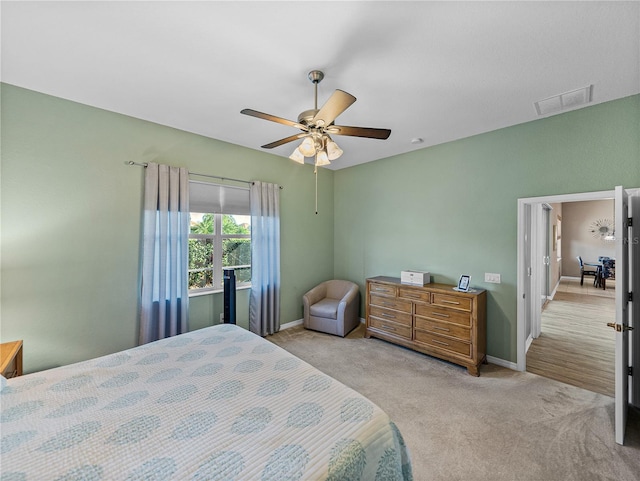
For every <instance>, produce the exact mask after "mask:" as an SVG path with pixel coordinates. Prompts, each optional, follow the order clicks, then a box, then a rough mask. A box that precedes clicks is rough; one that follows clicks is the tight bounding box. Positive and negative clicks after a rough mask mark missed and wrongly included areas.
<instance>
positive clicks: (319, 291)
mask: <svg viewBox="0 0 640 481" xmlns="http://www.w3.org/2000/svg"><path fill="white" fill-rule="evenodd" d="M325 297H327V286H326V285H325V284H324V283H322V284H320V285H318V286H316V287H314V288H313V289H311V290H310V291H308V292H307V293H306V294H305V295H304V296H302V301H303V302H304V306H305V307H307V308H308V307H309V306H312V305H313V304H315V303H316V302H318V301H321V300H322V299H324V298H325Z"/></svg>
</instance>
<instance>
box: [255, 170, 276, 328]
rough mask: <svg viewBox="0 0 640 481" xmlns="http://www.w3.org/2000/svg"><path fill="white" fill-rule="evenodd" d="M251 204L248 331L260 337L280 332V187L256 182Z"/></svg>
mask: <svg viewBox="0 0 640 481" xmlns="http://www.w3.org/2000/svg"><path fill="white" fill-rule="evenodd" d="M249 200H250V203H251V295H250V300H249V330H250V331H251V332H254V333H256V334H258V335H260V336H266V335H267V334H273V333H276V332H278V331H279V330H280V187H279V186H278V185H277V184H268V183H265V182H258V181H256V182H253V183H252V184H251V189H250V197H249Z"/></svg>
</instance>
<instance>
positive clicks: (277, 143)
mask: <svg viewBox="0 0 640 481" xmlns="http://www.w3.org/2000/svg"><path fill="white" fill-rule="evenodd" d="M307 135H308V134H296V135H291V136H289V137H286V138H284V139H280V140H276V141H275V142H271V143H270V144H265V145H263V146H262V148H263V149H273V148H274V147H279V146H281V145H284V144H288V143H289V142H293V141H294V140H297V139H301V138H302V137H305V136H307Z"/></svg>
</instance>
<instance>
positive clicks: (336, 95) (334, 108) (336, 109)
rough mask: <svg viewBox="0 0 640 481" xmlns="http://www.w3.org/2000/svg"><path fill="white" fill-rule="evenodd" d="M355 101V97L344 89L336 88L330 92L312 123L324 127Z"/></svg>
mask: <svg viewBox="0 0 640 481" xmlns="http://www.w3.org/2000/svg"><path fill="white" fill-rule="evenodd" d="M355 101H356V98H355V97H354V96H353V95H351V94H348V93H347V92H345V91H344V90H339V89H338V90H336V91H335V92H333V94H331V97H329V100H327V101H326V102H325V103H324V105H323V106H322V108H321V109H320V110H318V113H317V114H316V115H315V117H314V118H313V121H312V124H313V125H316V126H318V127H326V126H327V125H329V124H330V123H331V122H333V121H334V120H335V119H336V117H337V116H338V115H340V114H341V113H342V112H344V111H345V110H347V108H349V106H350V105H351V104H352V103H353V102H355Z"/></svg>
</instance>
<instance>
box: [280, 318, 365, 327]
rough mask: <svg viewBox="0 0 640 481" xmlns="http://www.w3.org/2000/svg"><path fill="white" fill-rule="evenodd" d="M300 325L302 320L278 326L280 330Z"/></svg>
mask: <svg viewBox="0 0 640 481" xmlns="http://www.w3.org/2000/svg"><path fill="white" fill-rule="evenodd" d="M360 323H361V324H364V323H365V320H364V319H363V318H362V317H361V318H360ZM302 324H304V319H298V320H296V321H291V322H286V323H284V324H280V330H283V329H289V328H290V327H296V326H301V325H302Z"/></svg>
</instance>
